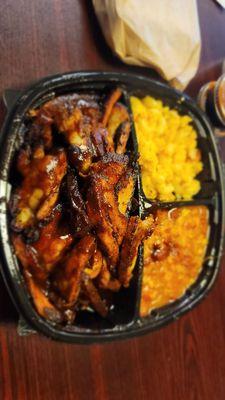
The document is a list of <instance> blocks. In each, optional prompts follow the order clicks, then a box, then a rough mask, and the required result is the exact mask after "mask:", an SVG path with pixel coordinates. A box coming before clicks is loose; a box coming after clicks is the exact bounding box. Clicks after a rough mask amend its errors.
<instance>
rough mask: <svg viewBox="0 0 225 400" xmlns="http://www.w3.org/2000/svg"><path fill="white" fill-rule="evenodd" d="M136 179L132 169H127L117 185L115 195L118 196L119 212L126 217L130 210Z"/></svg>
mask: <svg viewBox="0 0 225 400" xmlns="http://www.w3.org/2000/svg"><path fill="white" fill-rule="evenodd" d="M136 177H137V174H136V173H135V172H134V171H133V169H132V168H128V169H127V170H126V171H125V173H124V174H123V175H122V176H121V179H120V180H119V182H118V183H117V186H116V193H117V196H118V205H119V211H120V212H121V213H122V214H123V215H126V214H127V211H128V210H129V208H130V205H131V202H132V198H133V195H134V190H135V181H136Z"/></svg>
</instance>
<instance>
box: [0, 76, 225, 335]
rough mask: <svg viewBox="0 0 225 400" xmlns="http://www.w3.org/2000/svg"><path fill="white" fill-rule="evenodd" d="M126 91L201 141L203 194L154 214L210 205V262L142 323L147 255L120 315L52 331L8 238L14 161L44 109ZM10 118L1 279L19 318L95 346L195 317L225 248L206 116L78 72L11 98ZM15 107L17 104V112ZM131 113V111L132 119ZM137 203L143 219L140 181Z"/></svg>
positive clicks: (134, 82)
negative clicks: (157, 105)
mask: <svg viewBox="0 0 225 400" xmlns="http://www.w3.org/2000/svg"><path fill="white" fill-rule="evenodd" d="M117 86H119V87H121V88H122V89H123V102H125V103H126V105H127V107H128V108H129V110H130V103H129V98H130V95H135V96H138V97H143V96H145V95H151V96H153V97H155V98H158V99H161V100H162V101H163V103H164V104H166V105H169V106H170V107H172V108H175V109H177V110H178V111H179V112H180V113H181V114H188V115H189V116H190V117H191V118H192V120H193V125H194V127H195V129H196V131H197V133H198V146H199V148H200V150H201V153H202V158H203V163H204V169H203V172H202V173H201V174H200V175H199V179H200V180H201V183H202V189H201V191H200V193H199V194H198V195H197V196H196V198H195V199H194V200H193V201H189V202H185V201H179V202H172V203H156V204H154V207H165V208H168V209H169V208H173V207H180V206H182V205H189V204H190V205H197V204H205V205H207V206H208V208H209V215H210V232H209V240H208V246H207V251H206V257H205V262H204V266H203V268H202V272H201V274H200V276H199V277H198V279H197V281H196V282H195V283H194V284H193V285H192V287H191V288H189V289H188V290H187V292H186V293H185V295H184V296H183V297H182V298H180V299H179V300H177V301H175V302H174V303H172V304H169V305H168V306H165V307H163V308H161V309H159V310H155V311H154V312H152V313H151V314H150V315H149V316H148V317H145V318H141V317H140V316H139V305H140V296H141V282H142V271H143V248H142V247H140V249H139V256H138V260H137V264H136V267H135V273H134V277H133V279H132V282H131V285H130V288H128V289H124V290H122V292H121V293H120V294H119V295H118V296H117V297H116V299H115V310H114V312H112V313H111V314H110V315H109V317H108V318H107V319H106V320H103V319H101V318H100V317H97V316H96V314H90V313H89V314H88V315H87V314H82V315H81V317H79V318H78V322H77V324H75V325H74V326H72V327H62V326H57V325H53V324H51V323H49V322H47V321H46V320H44V319H43V318H41V317H40V316H39V315H38V314H37V313H36V311H35V309H34V307H33V305H32V301H31V299H30V296H29V293H28V291H27V288H26V285H25V282H24V279H23V276H22V274H21V272H20V268H19V265H18V261H17V258H16V256H15V254H14V252H13V249H12V245H11V243H10V237H9V217H8V212H7V204H8V200H9V197H10V192H11V187H12V184H13V181H12V179H13V178H11V175H12V174H11V169H12V163H13V157H14V155H15V152H16V150H17V149H18V147H19V145H20V144H21V140H22V139H23V134H24V131H25V130H24V122H25V120H26V113H27V111H28V110H29V109H30V108H33V107H37V106H38V105H40V104H42V103H44V102H45V101H47V100H49V99H51V98H53V97H55V96H57V95H61V94H65V93H70V92H86V93H89V92H100V93H103V92H107V91H108V90H109V89H110V88H114V87H117ZM12 99H13V100H15V101H14V103H13V102H11V101H10V102H9V103H11V104H9V112H8V115H7V118H6V121H5V124H4V126H3V128H2V132H1V155H0V162H1V168H0V235H1V262H2V266H1V271H2V274H3V277H4V281H5V283H6V285H7V287H8V290H9V293H10V294H11V297H12V299H13V301H14V304H15V306H16V308H17V309H18V311H19V313H20V314H21V315H22V316H23V318H24V319H25V321H26V322H27V323H28V324H29V325H30V326H31V327H32V328H34V329H36V330H37V331H39V332H42V333H44V334H45V335H47V336H49V337H51V338H53V339H57V340H60V341H64V342H74V343H75V342H77V343H91V342H103V341H109V340H115V339H122V338H129V337H133V336H137V335H141V334H144V333H147V332H150V331H152V330H155V329H158V328H160V327H161V326H164V325H166V324H167V323H169V322H171V321H173V320H175V319H177V318H178V317H180V316H181V315H183V314H184V313H186V312H187V311H188V310H190V309H192V308H193V307H194V306H195V305H196V304H197V303H198V302H199V301H200V300H201V299H203V298H204V297H205V295H206V294H207V293H208V291H209V289H210V288H211V287H212V285H213V283H214V281H215V278H216V276H217V274H218V270H219V263H220V258H221V254H222V248H223V232H224V203H225V201H224V188H223V179H222V178H223V177H222V165H221V162H220V159H219V156H218V152H217V147H216V143H215V140H214V136H213V131H212V128H211V126H210V124H209V122H208V120H207V118H206V117H205V115H204V113H203V112H202V111H201V110H200V109H199V108H198V107H197V105H196V104H195V103H194V102H193V100H191V99H190V98H189V97H188V96H186V95H184V94H182V93H180V92H178V91H176V90H174V89H172V88H170V87H168V86H166V85H164V84H162V83H159V82H156V81H153V80H150V79H147V78H145V77H142V76H137V75H134V74H126V73H110V72H74V73H67V74H63V75H57V76H53V77H49V78H46V79H43V80H41V81H40V82H38V83H36V84H34V85H33V86H31V87H29V88H28V89H27V90H26V91H24V92H22V93H21V94H20V93H18V97H17V99H15V95H14V96H13V97H12ZM12 103H13V104H12ZM130 112H131V111H130ZM130 146H131V147H133V150H134V152H135V153H137V152H138V146H137V140H136V136H135V128H134V126H133V127H132V139H131V144H130ZM137 189H138V197H139V215H140V216H141V217H143V216H144V215H145V214H146V213H147V212H148V211H149V209H150V208H151V207H152V205H153V203H152V202H151V199H146V198H145V196H144V193H143V190H142V185H141V177H140V175H139V179H138V182H137Z"/></svg>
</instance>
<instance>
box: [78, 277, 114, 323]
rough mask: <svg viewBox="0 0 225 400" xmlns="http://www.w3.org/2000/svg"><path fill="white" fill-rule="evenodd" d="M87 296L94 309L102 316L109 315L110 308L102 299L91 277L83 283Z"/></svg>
mask: <svg viewBox="0 0 225 400" xmlns="http://www.w3.org/2000/svg"><path fill="white" fill-rule="evenodd" d="M82 286H83V288H84V290H85V293H86V296H87V297H88V299H89V301H90V303H91V305H92V306H93V308H94V309H95V310H96V311H97V312H98V313H99V314H100V315H101V316H102V317H106V316H107V314H108V307H107V305H106V303H105V301H104V300H103V299H102V298H101V296H100V294H99V291H98V289H97V288H96V286H95V285H94V283H93V282H92V280H91V279H90V278H89V277H85V278H84V280H83V283H82Z"/></svg>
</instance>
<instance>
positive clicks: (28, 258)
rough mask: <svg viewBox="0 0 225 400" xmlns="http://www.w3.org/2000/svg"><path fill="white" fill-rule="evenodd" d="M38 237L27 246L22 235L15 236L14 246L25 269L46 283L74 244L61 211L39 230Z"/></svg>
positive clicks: (57, 211) (55, 213) (56, 212)
mask: <svg viewBox="0 0 225 400" xmlns="http://www.w3.org/2000/svg"><path fill="white" fill-rule="evenodd" d="M36 230H38V228H36ZM38 236H39V238H38V240H36V241H35V242H34V243H32V244H27V243H25V242H24V241H23V239H22V236H21V235H14V236H13V244H14V248H15V251H16V254H17V256H18V258H19V260H20V262H21V264H22V265H23V267H24V268H26V269H27V270H29V271H30V272H31V273H32V275H33V276H34V277H35V279H36V280H38V281H39V282H44V281H45V280H46V279H47V277H48V275H49V273H50V272H52V271H53V269H54V267H55V265H56V264H57V263H58V261H59V260H60V259H61V258H62V256H63V255H64V253H65V251H66V249H67V248H68V247H69V246H70V244H71V243H72V241H73V238H72V236H71V234H70V233H69V231H68V227H67V226H66V225H65V222H64V221H62V214H61V211H59V210H56V211H55V212H54V216H53V218H52V219H51V221H50V222H49V223H48V224H46V225H45V226H43V227H42V228H39V232H38Z"/></svg>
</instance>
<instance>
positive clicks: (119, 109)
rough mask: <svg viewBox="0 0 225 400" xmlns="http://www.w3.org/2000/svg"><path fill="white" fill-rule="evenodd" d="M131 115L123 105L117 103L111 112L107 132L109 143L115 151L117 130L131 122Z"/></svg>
mask: <svg viewBox="0 0 225 400" xmlns="http://www.w3.org/2000/svg"><path fill="white" fill-rule="evenodd" d="M129 120H130V118H129V114H128V111H127V108H126V107H125V106H124V105H123V104H121V103H116V104H115V105H114V106H113V108H112V111H111V114H110V117H109V119H108V123H107V131H108V142H109V143H110V145H111V146H112V147H113V148H114V150H115V145H114V138H115V135H116V132H117V129H118V128H119V127H120V126H121V124H123V123H124V122H126V121H129Z"/></svg>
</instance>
